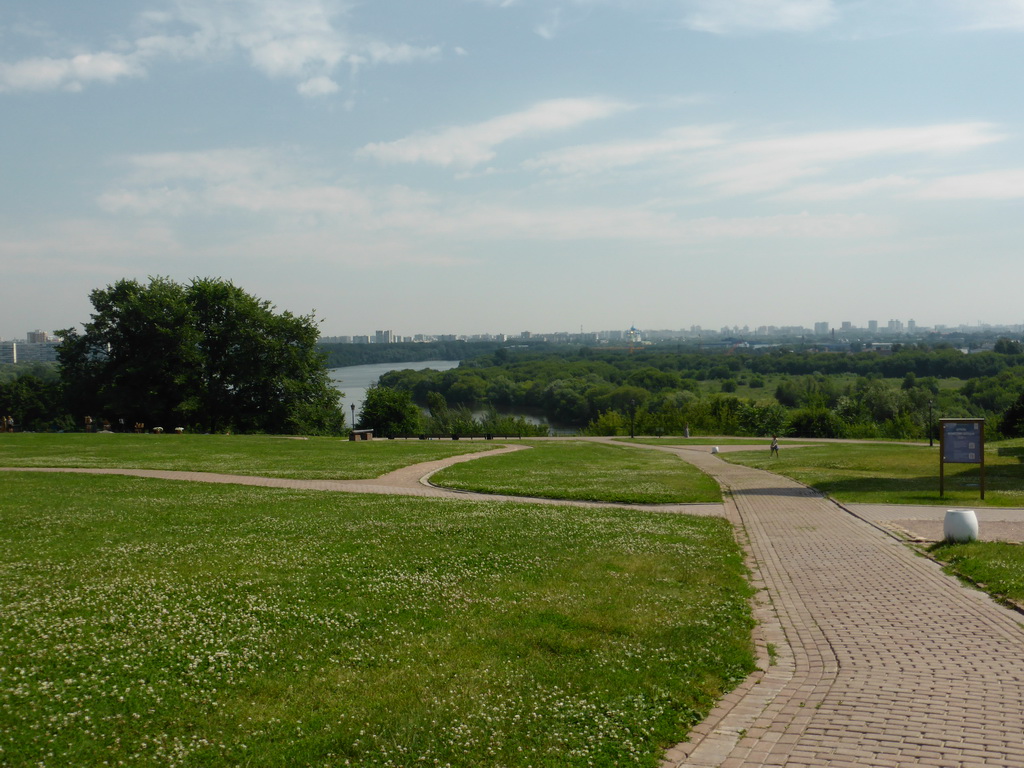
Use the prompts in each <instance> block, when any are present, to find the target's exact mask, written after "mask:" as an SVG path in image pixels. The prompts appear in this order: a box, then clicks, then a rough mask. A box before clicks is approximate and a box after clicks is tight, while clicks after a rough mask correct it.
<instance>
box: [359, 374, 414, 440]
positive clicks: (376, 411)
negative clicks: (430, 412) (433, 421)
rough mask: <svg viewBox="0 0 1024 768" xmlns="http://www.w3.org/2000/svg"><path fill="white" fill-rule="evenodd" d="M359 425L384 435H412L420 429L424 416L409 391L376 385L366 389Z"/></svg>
mask: <svg viewBox="0 0 1024 768" xmlns="http://www.w3.org/2000/svg"><path fill="white" fill-rule="evenodd" d="M359 426H360V427H362V428H363V429H372V430H373V431H374V432H375V433H376V434H378V435H380V436H382V437H389V436H392V435H412V434H416V433H417V432H418V431H419V430H420V427H421V426H422V418H421V416H420V409H419V408H417V407H416V404H415V403H414V402H413V401H412V396H411V395H410V394H409V393H408V392H404V391H402V390H400V389H392V388H391V387H382V386H380V385H374V386H372V387H370V388H369V389H367V390H366V399H365V400H363V409H362V411H361V412H360V414H359Z"/></svg>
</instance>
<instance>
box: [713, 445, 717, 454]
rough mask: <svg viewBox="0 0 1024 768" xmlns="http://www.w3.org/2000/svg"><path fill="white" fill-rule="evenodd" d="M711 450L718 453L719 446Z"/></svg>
mask: <svg viewBox="0 0 1024 768" xmlns="http://www.w3.org/2000/svg"><path fill="white" fill-rule="evenodd" d="M711 452H712V453H718V446H717V445H716V446H715V447H714V448H712V449H711Z"/></svg>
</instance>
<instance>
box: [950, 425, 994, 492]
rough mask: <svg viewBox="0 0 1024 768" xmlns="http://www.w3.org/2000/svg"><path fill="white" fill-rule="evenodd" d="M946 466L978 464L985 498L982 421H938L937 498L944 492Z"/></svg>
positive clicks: (983, 426) (983, 431) (983, 428)
mask: <svg viewBox="0 0 1024 768" xmlns="http://www.w3.org/2000/svg"><path fill="white" fill-rule="evenodd" d="M947 464H978V465H979V468H980V474H981V498H982V499H984V498H985V420H984V419H939V496H943V495H944V494H945V492H946V465H947Z"/></svg>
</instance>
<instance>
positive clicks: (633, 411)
mask: <svg viewBox="0 0 1024 768" xmlns="http://www.w3.org/2000/svg"><path fill="white" fill-rule="evenodd" d="M635 417H636V400H630V401H629V438H630V439H631V440H632V439H633V422H634V420H635Z"/></svg>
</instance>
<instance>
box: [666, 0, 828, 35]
mask: <svg viewBox="0 0 1024 768" xmlns="http://www.w3.org/2000/svg"><path fill="white" fill-rule="evenodd" d="M683 7H684V9H686V11H687V13H686V15H685V17H684V20H683V23H684V24H685V25H686V26H687V27H689V28H691V29H694V30H698V31H701V32H711V33H714V34H720V35H727V34H735V33H746V32H762V31H768V32H808V31H811V30H815V29H819V28H821V27H825V26H828V25H829V24H831V23H833V22H834V21H836V19H837V18H838V15H839V14H838V11H837V9H836V5H835V2H834V0H684V2H683Z"/></svg>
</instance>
